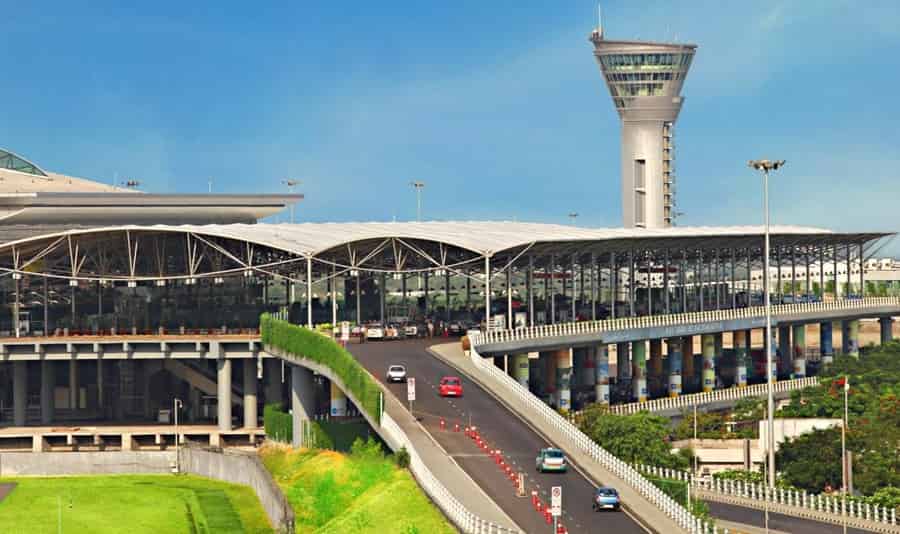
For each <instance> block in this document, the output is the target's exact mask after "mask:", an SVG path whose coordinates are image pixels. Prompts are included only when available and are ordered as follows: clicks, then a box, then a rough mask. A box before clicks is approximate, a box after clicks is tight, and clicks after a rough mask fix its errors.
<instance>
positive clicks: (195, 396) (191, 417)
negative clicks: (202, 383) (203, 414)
mask: <svg viewBox="0 0 900 534" xmlns="http://www.w3.org/2000/svg"><path fill="white" fill-rule="evenodd" d="M188 402H189V403H190V407H191V409H190V410H189V411H188V414H187V415H188V421H189V422H191V423H196V422H197V419H198V418H199V417H200V405H201V402H200V390H199V389H197V388H195V387H194V386H190V390H189V391H188Z"/></svg>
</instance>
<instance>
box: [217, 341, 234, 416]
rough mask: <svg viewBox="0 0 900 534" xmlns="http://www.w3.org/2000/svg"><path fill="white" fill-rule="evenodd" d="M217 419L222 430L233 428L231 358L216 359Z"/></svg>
mask: <svg viewBox="0 0 900 534" xmlns="http://www.w3.org/2000/svg"><path fill="white" fill-rule="evenodd" d="M216 366H217V370H216V404H217V414H216V419H217V421H218V424H219V430H220V431H225V432H227V431H229V430H231V360H229V359H227V358H219V359H218V360H216Z"/></svg>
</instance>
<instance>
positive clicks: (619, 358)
mask: <svg viewBox="0 0 900 534" xmlns="http://www.w3.org/2000/svg"><path fill="white" fill-rule="evenodd" d="M630 353H631V345H629V344H628V343H617V344H616V377H617V378H618V379H619V380H625V379H628V378H629V377H631V364H630V363H629V361H628V360H629V359H630V358H629V356H630Z"/></svg>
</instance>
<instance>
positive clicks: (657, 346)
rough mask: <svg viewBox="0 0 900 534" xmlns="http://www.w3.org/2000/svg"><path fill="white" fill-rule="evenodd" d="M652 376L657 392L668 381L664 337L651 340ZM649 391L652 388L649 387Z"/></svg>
mask: <svg viewBox="0 0 900 534" xmlns="http://www.w3.org/2000/svg"><path fill="white" fill-rule="evenodd" d="M650 376H651V378H652V380H651V381H650V382H651V383H652V384H653V392H654V394H655V393H656V392H658V391H659V390H660V389H661V388H662V387H663V385H664V384H665V383H666V377H665V376H663V359H662V339H651V340H650ZM666 389H668V388H666ZM649 391H650V389H649V388H648V392H649ZM663 396H665V395H663Z"/></svg>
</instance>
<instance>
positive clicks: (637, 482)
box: [470, 334, 715, 534]
mask: <svg viewBox="0 0 900 534" xmlns="http://www.w3.org/2000/svg"><path fill="white" fill-rule="evenodd" d="M480 335H481V334H474V335H473V336H474V337H476V339H474V340H472V346H473V347H474V346H477V345H479V344H480V343H479V341H480V340H478V339H477V337H478V336H480ZM470 356H471V358H472V362H473V363H474V364H475V366H476V368H478V369H479V370H480V371H482V372H484V373H486V374H488V375H490V376H491V377H492V378H493V379H494V380H496V381H497V382H499V383H500V385H502V386H503V387H504V388H506V389H507V390H508V391H509V392H510V393H511V394H512V396H513V397H514V398H515V401H519V402H521V403H522V404H523V405H524V406H526V407H528V408H529V409H531V410H533V411H534V412H535V413H536V414H538V415H539V416H540V417H542V418H543V419H544V420H545V421H546V422H548V423H549V424H551V425H552V426H553V427H555V428H556V429H557V430H558V431H560V432H561V433H562V434H563V435H564V436H565V437H566V438H568V439H570V440H571V441H572V442H574V443H575V444H576V446H577V447H578V448H579V449H580V450H581V451H582V452H583V453H585V454H587V455H588V456H589V457H590V458H591V459H592V460H594V461H596V462H597V463H599V464H600V465H601V466H602V467H603V468H604V469H606V470H608V471H611V472H612V473H613V474H615V475H616V476H618V477H620V478H621V479H622V480H624V481H625V482H626V483H627V484H628V485H630V486H631V487H632V488H634V489H635V490H636V491H637V492H638V493H640V494H641V495H643V496H644V497H645V498H646V499H647V500H648V501H650V503H651V504H653V505H655V506H656V507H658V508H659V509H660V510H662V511H663V512H664V513H665V514H666V515H667V516H669V517H670V518H672V520H674V521H675V523H676V524H677V525H678V526H679V527H681V528H682V529H684V530H685V531H687V532H691V533H703V534H705V533H707V532H714V531H715V527H713V526H712V525H710V524H708V523H706V522H703V521H701V520H699V519H698V518H696V517H694V516H693V515H692V514H691V513H690V512H689V511H688V510H687V509H686V508H685V507H684V506H682V505H681V504H679V503H677V502H676V501H675V500H674V499H672V498H671V497H669V496H668V495H666V494H665V493H664V492H663V491H662V490H660V489H659V488H657V487H656V486H655V485H653V484H652V483H651V482H650V481H648V480H647V479H646V478H644V477H643V476H642V475H641V474H640V473H638V472H637V470H635V469H634V468H633V467H631V466H630V465H628V464H627V463H625V462H623V461H622V460H620V459H618V458H616V457H615V456H613V455H612V454H610V453H609V451H607V450H606V449H604V448H602V447H600V446H599V445H597V444H596V443H595V442H594V441H593V440H592V439H591V438H589V437H588V436H587V435H586V434H584V433H583V432H581V430H579V429H578V428H577V427H575V425H573V424H572V423H570V422H569V421H568V420H566V418H565V417H563V416H561V415H560V414H558V413H557V412H556V411H554V410H552V409H551V408H549V407H548V406H547V405H546V404H544V402H543V401H541V400H540V399H538V398H537V397H535V396H534V395H532V393H531V392H530V391H529V390H528V389H527V388H525V387H524V386H522V385H521V384H519V383H518V382H517V381H515V380H513V379H512V378H510V376H509V375H507V374H506V373H504V372H503V371H501V370H500V369H498V368H497V367H495V366H494V365H493V363H491V361H490V360H488V361H485V359H484V358H482V357H481V355H479V354H478V352H477V351H476V350H475V349H474V348H473V349H472V350H471V351H470ZM509 400H512V399H509ZM515 401H514V402H515Z"/></svg>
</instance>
